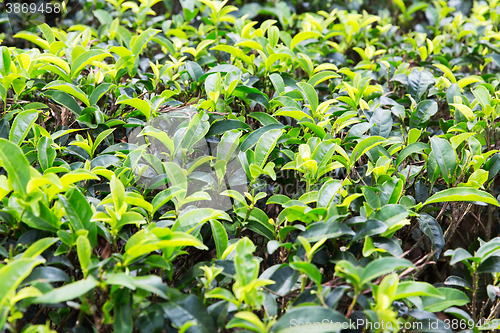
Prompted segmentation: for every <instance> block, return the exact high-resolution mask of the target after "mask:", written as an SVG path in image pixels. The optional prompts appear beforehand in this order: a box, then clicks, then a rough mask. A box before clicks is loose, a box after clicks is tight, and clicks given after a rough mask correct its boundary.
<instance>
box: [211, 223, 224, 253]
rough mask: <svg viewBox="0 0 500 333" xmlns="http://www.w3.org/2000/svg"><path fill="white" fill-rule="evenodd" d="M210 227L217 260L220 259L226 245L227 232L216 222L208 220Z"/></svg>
mask: <svg viewBox="0 0 500 333" xmlns="http://www.w3.org/2000/svg"><path fill="white" fill-rule="evenodd" d="M210 227H211V228H212V235H213V236H214V242H215V248H216V250H217V258H218V259H220V258H221V256H222V254H223V253H224V251H225V250H226V248H227V245H228V237H227V232H226V229H225V228H224V226H223V225H222V224H221V223H220V222H219V221H217V220H210Z"/></svg>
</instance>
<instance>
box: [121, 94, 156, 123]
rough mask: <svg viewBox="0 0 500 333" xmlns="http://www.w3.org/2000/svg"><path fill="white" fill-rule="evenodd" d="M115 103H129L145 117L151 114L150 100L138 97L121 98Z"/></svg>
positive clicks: (147, 117)
mask: <svg viewBox="0 0 500 333" xmlns="http://www.w3.org/2000/svg"><path fill="white" fill-rule="evenodd" d="M116 104H126V105H130V106H131V107H133V108H136V109H137V110H139V112H141V113H142V114H143V115H144V116H145V117H146V119H149V117H150V116H151V110H152V108H153V105H151V102H149V101H146V100H143V99H140V98H128V99H123V100H121V101H119V102H116Z"/></svg>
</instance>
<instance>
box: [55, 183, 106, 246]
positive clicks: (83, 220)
mask: <svg viewBox="0 0 500 333" xmlns="http://www.w3.org/2000/svg"><path fill="white" fill-rule="evenodd" d="M59 201H60V202H61V203H62V205H63V207H64V211H65V212H66V215H67V217H68V221H69V224H70V225H71V228H72V229H73V231H74V232H77V231H78V230H87V231H88V232H89V240H90V243H91V245H92V246H95V245H96V243H97V234H96V225H95V223H93V222H90V219H91V218H92V215H93V213H92V209H91V208H90V205H89V203H88V202H87V199H86V198H85V196H84V195H83V194H82V192H80V190H79V189H78V188H76V187H72V188H70V189H69V190H68V191H67V192H66V193H65V195H64V196H63V195H59Z"/></svg>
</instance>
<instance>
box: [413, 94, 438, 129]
mask: <svg viewBox="0 0 500 333" xmlns="http://www.w3.org/2000/svg"><path fill="white" fill-rule="evenodd" d="M437 111H438V105H437V103H436V101H432V100H425V101H422V102H420V103H418V104H417V107H416V108H415V111H413V112H412V114H411V117H410V128H423V129H425V128H427V125H429V121H430V119H431V117H432V116H433V115H435V114H436V113H437Z"/></svg>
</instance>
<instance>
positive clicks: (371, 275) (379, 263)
mask: <svg viewBox="0 0 500 333" xmlns="http://www.w3.org/2000/svg"><path fill="white" fill-rule="evenodd" d="M411 266H413V264H412V263H411V261H409V260H406V259H399V258H392V257H387V258H379V259H376V260H373V261H371V262H370V263H369V264H368V265H366V267H365V268H364V269H363V273H362V274H361V276H360V280H361V284H365V283H368V282H370V281H372V280H373V279H376V278H378V277H379V276H382V275H385V274H388V273H391V272H393V271H395V270H397V269H400V268H408V267H411Z"/></svg>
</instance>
